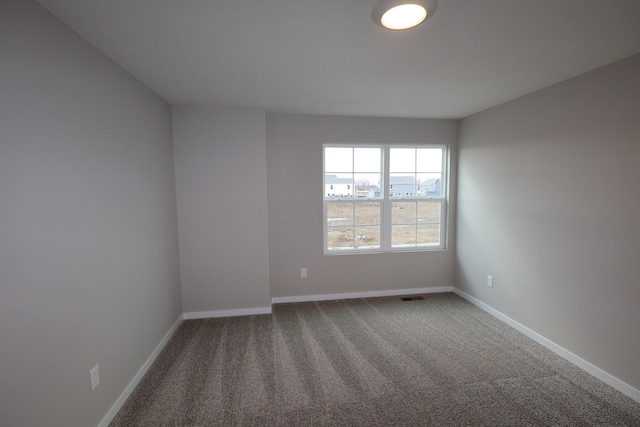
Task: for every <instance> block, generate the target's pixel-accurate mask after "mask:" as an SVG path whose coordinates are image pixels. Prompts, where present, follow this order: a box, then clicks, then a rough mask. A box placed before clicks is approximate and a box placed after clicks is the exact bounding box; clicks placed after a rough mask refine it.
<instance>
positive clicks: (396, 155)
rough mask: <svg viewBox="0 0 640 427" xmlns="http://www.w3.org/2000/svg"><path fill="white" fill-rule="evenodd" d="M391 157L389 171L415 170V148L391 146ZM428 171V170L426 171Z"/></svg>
mask: <svg viewBox="0 0 640 427" xmlns="http://www.w3.org/2000/svg"><path fill="white" fill-rule="evenodd" d="M390 156H391V157H390V158H389V172H415V170H416V149H415V148H391V150H390ZM425 172H427V171H425Z"/></svg>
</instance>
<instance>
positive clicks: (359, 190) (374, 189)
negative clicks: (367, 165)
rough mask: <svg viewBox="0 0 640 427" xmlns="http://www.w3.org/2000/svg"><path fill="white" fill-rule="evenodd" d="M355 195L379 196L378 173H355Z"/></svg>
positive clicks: (380, 195)
mask: <svg viewBox="0 0 640 427" xmlns="http://www.w3.org/2000/svg"><path fill="white" fill-rule="evenodd" d="M354 181H355V184H354V185H355V196H356V197H367V198H381V197H382V192H381V191H380V185H379V183H380V174H370V173H360V174H355V176H354Z"/></svg>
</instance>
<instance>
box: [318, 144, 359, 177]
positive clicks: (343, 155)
mask: <svg viewBox="0 0 640 427" xmlns="http://www.w3.org/2000/svg"><path fill="white" fill-rule="evenodd" d="M324 171H325V172H353V148H351V147H325V149H324Z"/></svg>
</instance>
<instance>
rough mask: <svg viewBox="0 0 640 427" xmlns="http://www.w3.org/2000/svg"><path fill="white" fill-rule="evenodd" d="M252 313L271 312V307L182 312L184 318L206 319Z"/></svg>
mask: <svg viewBox="0 0 640 427" xmlns="http://www.w3.org/2000/svg"><path fill="white" fill-rule="evenodd" d="M252 314H271V307H256V308H239V309H235V310H213V311H192V312H191V313H184V319H185V320H190V319H208V318H211V317H234V316H250V315H252Z"/></svg>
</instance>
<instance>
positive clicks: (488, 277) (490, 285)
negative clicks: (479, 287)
mask: <svg viewBox="0 0 640 427" xmlns="http://www.w3.org/2000/svg"><path fill="white" fill-rule="evenodd" d="M487 286H488V287H490V288H493V276H487Z"/></svg>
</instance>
